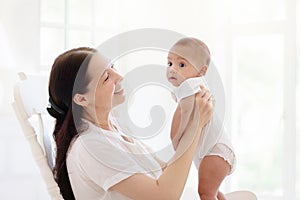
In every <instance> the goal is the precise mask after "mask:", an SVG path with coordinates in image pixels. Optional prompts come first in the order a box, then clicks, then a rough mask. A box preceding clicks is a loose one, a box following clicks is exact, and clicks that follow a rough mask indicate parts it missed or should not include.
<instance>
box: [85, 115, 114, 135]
mask: <svg viewBox="0 0 300 200" xmlns="http://www.w3.org/2000/svg"><path fill="white" fill-rule="evenodd" d="M109 116H110V114H109V113H106V114H101V115H97V116H90V115H86V116H85V118H86V119H88V120H89V121H90V122H92V123H93V124H94V125H96V126H98V127H100V128H102V129H105V130H111V131H115V130H116V129H115V128H114V126H113V125H112V123H111V120H110V117H109Z"/></svg>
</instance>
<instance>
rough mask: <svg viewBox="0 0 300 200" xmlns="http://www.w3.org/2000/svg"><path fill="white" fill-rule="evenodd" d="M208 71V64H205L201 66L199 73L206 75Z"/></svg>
mask: <svg viewBox="0 0 300 200" xmlns="http://www.w3.org/2000/svg"><path fill="white" fill-rule="evenodd" d="M206 71H207V66H206V65H205V66H203V67H201V69H200V74H199V75H200V76H204V75H205V74H206Z"/></svg>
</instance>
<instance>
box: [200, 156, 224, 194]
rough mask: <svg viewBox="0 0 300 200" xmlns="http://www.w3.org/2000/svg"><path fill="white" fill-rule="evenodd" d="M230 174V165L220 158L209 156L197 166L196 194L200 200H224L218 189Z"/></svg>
mask: <svg viewBox="0 0 300 200" xmlns="http://www.w3.org/2000/svg"><path fill="white" fill-rule="evenodd" d="M229 172H230V165H229V164H228V163H227V162H226V161H225V160H224V159H223V158H221V157H219V156H216V155H209V156H206V157H204V158H203V160H202V161H201V163H200V166H199V172H198V173H199V185H198V193H199V195H200V198H201V200H226V198H225V197H224V195H223V194H222V193H220V192H219V187H220V185H221V183H222V181H223V180H224V178H225V177H226V176H227V174H229Z"/></svg>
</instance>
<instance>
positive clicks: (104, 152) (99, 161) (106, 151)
mask: <svg viewBox="0 0 300 200" xmlns="http://www.w3.org/2000/svg"><path fill="white" fill-rule="evenodd" d="M78 139H79V141H78V142H79V143H80V144H79V145H80V149H81V150H80V151H78V153H79V155H78V156H79V160H80V162H79V163H80V166H81V168H82V170H83V171H84V173H85V174H86V176H87V177H88V178H90V179H91V180H92V181H93V182H95V183H96V184H97V185H98V186H100V187H101V188H103V189H104V190H105V191H107V190H108V189H109V188H110V187H112V186H113V185H115V184H117V183H119V182H121V181H122V180H124V179H127V178H128V177H130V176H132V175H134V174H136V173H142V172H143V169H142V168H141V167H140V166H139V165H138V164H137V162H136V161H135V159H134V157H133V156H132V154H130V153H129V152H126V151H124V150H122V148H121V146H120V144H119V143H117V142H116V143H110V142H109V141H108V140H106V139H102V140H99V139H95V138H94V139H93V138H88V139H86V138H83V139H82V138H78Z"/></svg>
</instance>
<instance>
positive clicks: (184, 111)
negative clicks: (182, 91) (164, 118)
mask: <svg viewBox="0 0 300 200" xmlns="http://www.w3.org/2000/svg"><path fill="white" fill-rule="evenodd" d="M194 98H195V96H194V95H192V96H189V97H186V98H184V99H182V100H181V101H180V102H179V104H178V106H177V109H176V111H175V113H174V116H173V120H172V127H171V140H172V144H173V147H174V149H175V150H176V149H177V146H178V143H179V141H180V139H181V137H182V134H183V132H184V130H185V129H186V126H187V124H188V122H189V120H190V116H191V114H192V111H193V109H194Z"/></svg>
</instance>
